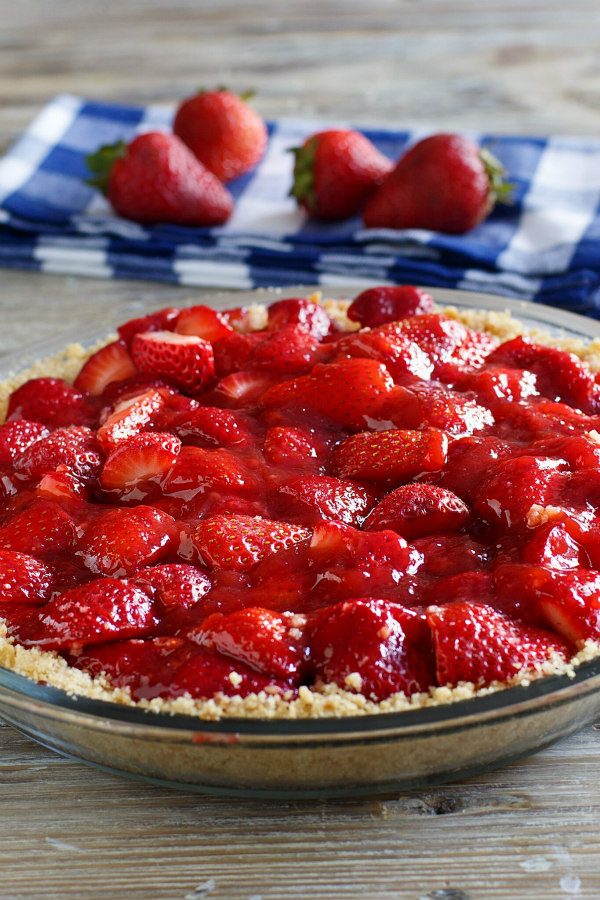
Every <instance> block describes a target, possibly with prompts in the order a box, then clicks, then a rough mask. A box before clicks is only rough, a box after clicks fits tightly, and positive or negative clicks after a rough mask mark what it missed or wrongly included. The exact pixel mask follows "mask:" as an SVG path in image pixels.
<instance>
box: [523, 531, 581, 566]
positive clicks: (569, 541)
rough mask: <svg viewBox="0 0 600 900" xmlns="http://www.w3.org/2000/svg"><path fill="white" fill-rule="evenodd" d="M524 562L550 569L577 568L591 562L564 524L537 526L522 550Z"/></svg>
mask: <svg viewBox="0 0 600 900" xmlns="http://www.w3.org/2000/svg"><path fill="white" fill-rule="evenodd" d="M522 559H523V562H524V563H529V564H530V565H532V566H545V567H546V568H548V569H576V568H579V567H580V566H582V565H583V566H585V565H586V564H589V560H588V557H587V553H586V552H585V550H583V548H582V547H581V546H580V545H579V544H578V543H577V541H576V540H575V539H574V538H573V537H572V536H571V535H570V534H569V532H568V530H567V528H566V527H565V526H564V525H562V524H553V523H549V524H548V525H543V526H542V527H541V528H536V529H535V531H534V532H533V537H532V538H531V540H529V541H527V543H526V544H525V546H524V547H523V551H522Z"/></svg>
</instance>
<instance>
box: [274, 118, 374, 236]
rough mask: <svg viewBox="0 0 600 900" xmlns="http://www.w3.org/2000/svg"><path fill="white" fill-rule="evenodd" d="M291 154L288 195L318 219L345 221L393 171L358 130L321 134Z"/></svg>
mask: <svg viewBox="0 0 600 900" xmlns="http://www.w3.org/2000/svg"><path fill="white" fill-rule="evenodd" d="M292 152H293V153H294V156H295V163H294V183H293V185H292V188H291V191H290V194H291V196H293V197H295V198H296V200H297V201H298V204H299V205H300V206H302V207H304V209H306V211H307V212H308V213H310V215H311V216H314V217H315V218H317V219H347V218H348V217H349V216H354V215H356V214H357V213H359V212H360V210H361V209H362V207H363V206H364V204H365V201H366V200H367V198H368V197H369V195H370V194H372V193H373V191H374V190H375V189H376V188H377V186H378V185H380V184H381V183H382V181H383V180H384V178H385V176H386V175H387V174H388V172H389V171H390V169H391V168H392V163H391V162H390V160H389V159H388V158H387V157H386V156H384V155H383V153H380V152H379V150H378V149H377V147H375V146H374V144H372V143H371V141H370V140H369V139H368V138H366V137H365V136H364V134H360V132H358V131H320V132H318V133H317V134H313V135H311V137H309V138H307V139H306V141H305V142H304V144H303V145H302V146H301V147H295V148H294V149H293V151H292Z"/></svg>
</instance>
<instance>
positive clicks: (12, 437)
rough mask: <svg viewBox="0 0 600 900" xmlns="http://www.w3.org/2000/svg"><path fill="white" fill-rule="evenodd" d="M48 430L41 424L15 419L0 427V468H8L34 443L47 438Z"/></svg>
mask: <svg viewBox="0 0 600 900" xmlns="http://www.w3.org/2000/svg"><path fill="white" fill-rule="evenodd" d="M49 434H50V432H49V430H48V428H46V426H45V425H42V423H41V422H29V421H28V420H27V419H15V421H14V422H6V423H5V424H4V425H1V426H0V466H10V465H11V464H12V463H13V462H14V461H15V460H16V459H18V457H19V456H21V454H22V453H24V452H25V450H27V448H28V447H30V446H31V445H32V444H35V442H36V441H39V440H40V439H41V438H45V437H48V435H49Z"/></svg>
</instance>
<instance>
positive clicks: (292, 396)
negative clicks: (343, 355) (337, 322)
mask: <svg viewBox="0 0 600 900" xmlns="http://www.w3.org/2000/svg"><path fill="white" fill-rule="evenodd" d="M393 386H394V382H393V380H392V377H391V375H390V374H389V372H388V371H387V369H386V368H385V366H383V365H382V364H381V363H378V362H376V361H375V360H373V359H344V360H340V361H339V362H337V363H330V364H329V365H316V366H315V368H314V369H313V371H312V372H311V374H310V375H302V376H300V377H299V378H296V379H294V380H293V381H286V382H284V383H283V384H279V385H275V386H274V387H272V388H271V389H270V390H268V391H267V393H266V394H265V395H264V397H263V404H264V406H265V407H266V408H267V409H273V408H281V407H293V408H301V409H302V408H303V409H311V410H313V411H314V412H316V413H318V414H319V415H322V416H324V417H325V418H327V419H329V420H331V421H332V422H336V423H337V424H338V425H341V426H342V427H347V428H360V427H361V426H362V427H364V425H365V424H366V423H367V421H368V419H369V418H371V417H375V416H377V414H378V412H379V410H380V408H381V406H382V403H383V401H384V400H385V399H386V397H387V396H388V395H389V393H390V391H391V390H392V388H393Z"/></svg>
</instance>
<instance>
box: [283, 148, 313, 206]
mask: <svg viewBox="0 0 600 900" xmlns="http://www.w3.org/2000/svg"><path fill="white" fill-rule="evenodd" d="M316 152H317V141H316V138H312V140H310V141H308V142H307V143H306V144H304V146H303V147H290V153H293V154H294V179H293V181H292V186H291V188H290V192H289V196H290V197H295V198H296V200H297V201H298V203H303V204H304V205H306V206H308V207H309V208H312V207H313V206H314V204H315V203H316V196H315V178H314V166H315V155H316Z"/></svg>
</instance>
